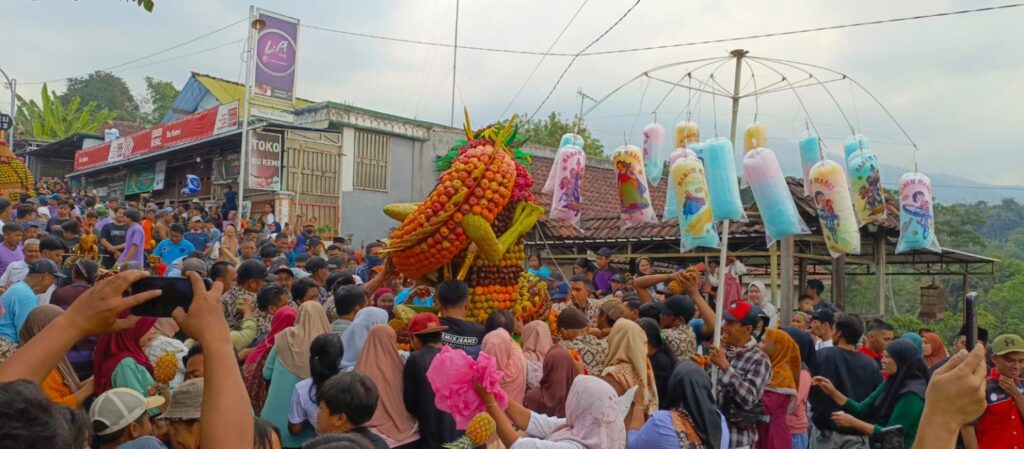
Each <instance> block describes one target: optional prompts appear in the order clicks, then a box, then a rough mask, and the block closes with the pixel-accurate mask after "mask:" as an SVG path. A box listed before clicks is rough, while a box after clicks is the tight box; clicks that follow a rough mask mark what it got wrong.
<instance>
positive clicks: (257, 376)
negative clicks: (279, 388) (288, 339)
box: [242, 306, 299, 410]
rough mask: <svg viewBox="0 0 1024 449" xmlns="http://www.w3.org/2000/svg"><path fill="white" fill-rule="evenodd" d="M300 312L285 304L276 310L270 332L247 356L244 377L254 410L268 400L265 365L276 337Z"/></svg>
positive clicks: (243, 369) (243, 366)
mask: <svg viewBox="0 0 1024 449" xmlns="http://www.w3.org/2000/svg"><path fill="white" fill-rule="evenodd" d="M298 314H299V313H298V312H296V311H295V309H294V308H293V307H292V306H284V307H280V308H278V309H277V311H276V312H274V316H273V317H271V318H270V332H269V333H268V334H267V336H266V337H265V338H264V339H263V340H262V341H260V342H259V344H257V345H256V347H255V348H253V349H252V351H249V355H248V356H247V357H246V358H245V363H244V364H243V365H242V379H243V380H244V381H245V389H246V391H248V392H249V401H250V402H252V409H253V410H263V404H264V402H266V400H267V389H268V388H269V387H270V383H268V382H267V378H265V377H263V367H264V366H265V365H266V364H267V358H268V356H269V355H270V350H271V349H273V348H274V341H275V340H274V339H275V338H276V337H277V334H279V333H281V331H283V330H285V329H287V328H289V327H292V325H294V324H295V318H296V317H297V316H298Z"/></svg>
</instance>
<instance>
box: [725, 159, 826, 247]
mask: <svg viewBox="0 0 1024 449" xmlns="http://www.w3.org/2000/svg"><path fill="white" fill-rule="evenodd" d="M743 176H744V178H745V179H746V180H747V182H749V183H750V190H751V192H752V193H753V194H754V202H755V203H757V210H758V212H760V214H761V221H763V222H764V229H765V236H766V237H767V238H768V244H769V245H771V244H772V242H774V241H776V240H778V239H781V238H783V237H788V236H791V235H796V234H806V233H807V232H809V231H808V229H807V225H805V224H804V221H803V220H802V219H800V214H799V213H798V212H797V210H796V204H795V203H794V202H793V195H792V194H790V193H789V186H788V185H786V177H785V176H784V175H783V174H782V169H781V168H780V167H779V161H778V160H777V159H776V158H775V153H774V152H772V150H769V149H767V148H756V149H754V150H751V151H750V152H748V153H747V154H746V155H745V156H744V157H743ZM712 210H714V209H712Z"/></svg>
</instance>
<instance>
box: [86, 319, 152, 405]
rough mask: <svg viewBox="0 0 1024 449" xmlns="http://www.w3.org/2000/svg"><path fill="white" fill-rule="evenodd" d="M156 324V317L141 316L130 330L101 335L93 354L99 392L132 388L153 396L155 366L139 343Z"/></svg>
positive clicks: (94, 374)
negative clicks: (150, 389) (151, 390)
mask: <svg viewBox="0 0 1024 449" xmlns="http://www.w3.org/2000/svg"><path fill="white" fill-rule="evenodd" d="M124 317H127V313H126V314H125V315H124V316H122V318H124ZM154 325H156V318H153V317H142V318H139V319H138V321H136V322H135V326H133V327H132V328H130V329H125V330H123V331H118V332H114V333H112V334H106V335H101V336H100V338H99V339H98V340H97V341H96V349H95V350H94V351H93V357H92V360H93V382H94V384H95V389H96V391H95V393H96V395H100V394H103V392H105V391H107V390H109V389H111V388H131V389H132V390H135V391H136V392H138V393H139V394H141V395H143V396H149V395H150V394H149V387H151V386H153V365H152V364H151V363H150V362H149V358H148V357H146V353H145V351H143V350H142V346H141V344H140V342H141V341H142V338H143V337H145V336H146V334H147V333H149V330H150V329H152V328H153V326H154Z"/></svg>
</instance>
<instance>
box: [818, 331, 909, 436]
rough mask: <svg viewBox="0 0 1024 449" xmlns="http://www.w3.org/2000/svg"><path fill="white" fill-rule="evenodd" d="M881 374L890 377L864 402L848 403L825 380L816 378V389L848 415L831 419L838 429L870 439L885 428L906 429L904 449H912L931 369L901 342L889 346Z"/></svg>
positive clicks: (840, 415)
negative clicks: (897, 426)
mask: <svg viewBox="0 0 1024 449" xmlns="http://www.w3.org/2000/svg"><path fill="white" fill-rule="evenodd" d="M882 371H883V372H885V373H886V374H887V375H888V376H889V377H888V378H887V379H886V380H885V381H884V382H882V385H879V386H878V389H876V390H875V392H874V393H871V395H870V396H868V398H867V399H865V400H863V401H861V402H857V401H854V400H851V399H848V398H847V397H846V396H845V395H843V394H842V393H840V392H839V391H838V390H836V388H835V386H833V385H832V382H831V381H829V380H828V379H826V378H824V377H820V376H819V377H815V378H814V385H816V386H818V387H819V388H821V389H822V391H823V392H824V393H825V394H827V395H829V397H831V398H832V400H833V401H835V402H836V404H839V405H840V406H842V408H843V411H844V412H845V413H844V412H836V413H834V414H833V415H832V421H833V422H835V423H836V425H838V426H840V427H846V428H849V429H852V430H854V431H856V432H858V433H860V434H863V435H867V436H871V437H878V436H880V434H881V431H882V428H883V427H891V426H896V425H900V426H903V447H904V448H905V449H910V448H911V447H913V446H914V438H915V437H916V436H917V428H918V425H919V424H920V421H921V413H922V412H923V411H924V393H925V388H926V387H927V386H928V368H927V367H926V366H925V365H924V359H923V358H921V353H920V352H918V350H917V347H916V346H914V343H912V342H911V341H910V340H907V339H903V338H899V339H896V340H893V341H891V342H889V344H888V345H886V347H885V352H884V353H883V354H882ZM862 420H869V421H871V423H869V422H865V421H862ZM872 423H874V424H872Z"/></svg>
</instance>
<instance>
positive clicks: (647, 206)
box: [612, 145, 658, 226]
mask: <svg viewBox="0 0 1024 449" xmlns="http://www.w3.org/2000/svg"><path fill="white" fill-rule="evenodd" d="M612 161H613V163H614V165H615V180H616V184H618V192H619V216H620V217H621V218H622V220H623V221H625V222H626V224H627V226H629V225H638V224H641V223H654V222H657V221H658V216H657V215H656V214H655V213H654V206H652V204H651V190H650V188H648V187H647V176H646V174H645V173H644V155H643V153H642V152H641V151H640V149H639V148H637V147H636V146H634V145H623V146H621V147H618V148H616V149H615V153H614V154H613V155H612Z"/></svg>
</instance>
